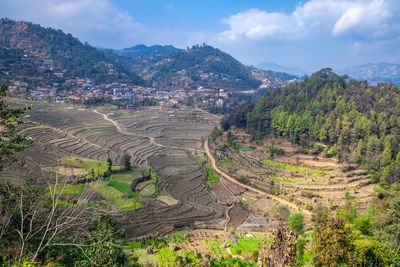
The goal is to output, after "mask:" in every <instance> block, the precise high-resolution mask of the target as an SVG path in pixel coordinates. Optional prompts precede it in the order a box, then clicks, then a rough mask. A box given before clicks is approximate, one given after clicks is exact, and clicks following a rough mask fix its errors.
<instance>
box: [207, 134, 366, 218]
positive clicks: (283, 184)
mask: <svg viewBox="0 0 400 267" xmlns="http://www.w3.org/2000/svg"><path fill="white" fill-rule="evenodd" d="M232 133H233V134H232V136H233V140H235V142H236V143H237V144H238V147H239V148H243V147H245V148H248V149H235V148H233V147H232V146H231V145H229V142H228V138H227V136H226V135H224V136H222V137H220V138H219V139H218V140H217V141H216V143H214V144H213V145H214V147H218V146H219V147H221V146H223V144H227V146H225V152H226V153H225V154H224V155H223V156H221V157H219V163H218V167H219V168H221V169H222V170H224V171H225V172H227V173H229V174H230V175H232V176H234V177H236V179H237V180H239V181H240V182H242V183H247V184H250V185H252V186H253V187H256V188H258V189H260V190H263V191H265V192H266V193H269V194H278V195H279V197H280V198H283V199H285V200H286V201H289V202H293V203H294V204H296V205H297V206H298V207H302V208H305V209H309V210H312V209H313V208H314V207H316V206H317V205H320V204H322V205H324V206H325V207H330V208H332V209H336V208H339V207H342V206H344V205H345V204H346V200H345V193H346V192H348V194H350V196H351V197H354V198H355V199H357V204H356V205H357V207H358V208H359V209H360V210H363V209H366V208H367V205H368V202H369V201H370V200H371V194H372V187H373V186H372V185H370V184H369V180H370V179H369V176H368V174H367V173H366V172H365V170H362V169H360V168H359V167H358V166H356V165H351V166H350V165H348V164H347V165H345V164H342V163H338V162H337V161H335V160H334V159H332V158H327V157H325V156H324V155H323V153H322V154H319V155H313V154H308V153H304V152H302V151H301V148H300V147H295V146H293V145H292V144H290V143H288V142H287V141H285V140H283V139H268V138H265V139H263V140H261V142H259V143H258V144H256V143H255V142H252V141H251V138H250V136H249V135H247V134H245V133H243V132H239V131H232ZM271 147H275V149H274V151H278V152H279V153H275V152H274V154H273V155H271V152H270V151H271Z"/></svg>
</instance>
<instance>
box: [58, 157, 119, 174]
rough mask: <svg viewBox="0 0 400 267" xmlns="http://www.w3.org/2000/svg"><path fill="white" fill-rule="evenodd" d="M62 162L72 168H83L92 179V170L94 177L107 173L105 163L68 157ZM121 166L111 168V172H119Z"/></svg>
mask: <svg viewBox="0 0 400 267" xmlns="http://www.w3.org/2000/svg"><path fill="white" fill-rule="evenodd" d="M62 162H63V163H64V164H67V165H72V166H74V167H78V168H83V169H85V170H86V171H87V173H88V176H89V178H92V177H93V175H92V170H93V173H94V175H95V176H100V175H103V173H104V172H106V171H107V169H108V165H107V162H105V161H100V160H94V159H87V158H82V157H76V156H70V157H65V158H63V159H62ZM119 169H121V166H112V167H111V170H119Z"/></svg>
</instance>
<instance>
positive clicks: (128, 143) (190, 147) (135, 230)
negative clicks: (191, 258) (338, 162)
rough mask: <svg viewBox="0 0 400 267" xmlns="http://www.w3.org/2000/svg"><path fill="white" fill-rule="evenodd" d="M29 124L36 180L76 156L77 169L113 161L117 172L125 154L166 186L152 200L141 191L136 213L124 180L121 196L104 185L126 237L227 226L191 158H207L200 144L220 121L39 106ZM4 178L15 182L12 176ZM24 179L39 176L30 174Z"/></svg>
mask: <svg viewBox="0 0 400 267" xmlns="http://www.w3.org/2000/svg"><path fill="white" fill-rule="evenodd" d="M188 114H189V115H190V116H189V119H187V118H188ZM171 115H174V116H171ZM190 118H196V120H191V119H190ZM27 120H28V122H27V123H25V124H24V125H22V126H21V127H20V129H19V131H20V132H21V133H25V134H26V136H27V137H29V138H32V139H33V140H34V141H35V142H34V145H32V146H31V147H30V148H28V149H27V150H26V151H24V155H25V162H26V165H27V166H40V167H39V168H36V175H41V173H42V172H43V170H46V168H51V167H53V168H60V167H59V166H60V164H62V163H64V164H65V158H71V157H73V158H78V159H80V160H79V162H82V161H84V162H86V161H90V160H92V161H94V162H96V161H98V162H99V165H100V163H102V162H105V161H106V160H107V158H111V159H112V161H113V162H114V165H121V159H122V157H123V156H124V155H125V154H127V155H129V156H131V164H132V166H134V168H135V169H148V168H152V170H153V171H154V173H155V175H157V177H159V179H160V182H159V184H158V187H159V188H160V194H158V195H154V194H152V192H153V191H152V190H154V189H152V186H149V185H145V184H142V185H141V186H140V188H139V190H141V191H142V193H143V196H140V197H137V198H135V199H134V201H135V205H137V206H136V208H138V207H139V208H140V207H144V208H141V209H137V210H135V208H134V207H132V204H129V203H125V202H123V203H122V202H121V201H122V200H121V198H123V196H122V195H121V194H122V193H121V192H123V190H124V189H123V188H126V187H127V186H129V183H128V182H127V181H126V180H124V179H125V178H123V177H119V176H116V178H115V181H114V182H113V183H115V185H114V187H116V188H119V190H120V191H121V192H119V195H118V194H111V193H108V194H107V192H110V191H111V190H114V188H112V187H113V186H108V187H107V186H105V185H104V184H101V183H105V182H104V181H101V182H100V185H99V188H98V190H97V191H98V192H99V193H100V194H101V195H103V198H102V199H107V200H108V201H110V202H111V203H112V204H114V205H116V206H118V207H120V209H116V210H117V211H118V210H119V211H118V213H117V214H118V216H119V217H120V219H121V220H122V222H123V224H124V227H125V229H126V230H127V234H128V237H133V236H139V235H144V234H148V233H154V232H157V231H158V232H160V233H161V232H163V231H166V230H165V229H173V228H174V227H175V228H180V227H187V226H192V227H212V228H219V229H221V228H223V227H224V223H225V219H226V210H227V209H228V207H227V205H226V203H224V202H221V201H219V200H218V196H217V194H215V193H213V192H211V191H212V190H211V189H210V186H208V185H207V182H206V181H205V180H204V175H203V172H202V168H201V165H200V164H199V162H198V161H196V159H195V158H194V157H193V155H192V154H193V153H196V152H201V150H202V139H203V138H204V137H206V136H207V134H208V133H209V132H211V130H212V128H213V127H214V126H215V125H217V124H218V123H219V121H218V120H217V119H216V118H215V116H213V115H211V114H208V113H205V112H202V111H199V110H194V109H184V110H182V109H170V108H161V107H157V108H156V109H154V108H143V109H140V110H121V111H118V110H113V111H112V112H110V111H104V110H99V111H98V110H91V109H85V108H81V107H76V106H75V107H72V106H67V105H65V104H61V103H54V104H50V103H42V102H41V103H35V104H34V105H33V107H32V109H31V110H30V111H29V112H28V117H27ZM35 155H36V156H35ZM72 163H73V161H72ZM102 164H103V163H102ZM78 167H79V166H78ZM75 168H76V166H75ZM16 169H17V168H16ZM47 170H48V171H49V170H50V169H47ZM58 170H60V169H58ZM88 172H90V170H89V169H88ZM136 173H138V171H136ZM3 175H5V176H7V177H8V178H9V179H12V177H14V176H15V175H14V174H13V171H12V170H11V169H10V170H9V171H8V172H7V173H6V174H3ZM25 176H31V177H32V176H33V177H35V175H32V173H30V174H25ZM111 179H112V178H111ZM107 183H110V182H107ZM124 183H125V184H124ZM121 188H122V189H121ZM146 192H147V193H146ZM117 193H118V192H117ZM130 201H132V200H130ZM131 203H132V202H131Z"/></svg>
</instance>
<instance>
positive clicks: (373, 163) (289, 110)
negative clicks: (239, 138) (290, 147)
mask: <svg viewBox="0 0 400 267" xmlns="http://www.w3.org/2000/svg"><path fill="white" fill-rule="evenodd" d="M347 78H348V77H347V76H339V75H337V74H335V73H333V72H332V70H331V69H322V70H320V71H318V72H316V73H314V74H312V75H311V77H307V78H305V79H304V81H303V82H298V83H295V84H291V85H288V86H285V87H281V88H276V89H274V90H273V91H269V92H267V93H266V94H265V95H264V96H263V97H262V98H261V99H260V100H259V101H258V102H257V103H256V104H255V105H254V106H252V105H248V106H246V107H243V108H240V109H238V110H237V111H236V112H234V113H233V114H231V115H230V116H229V117H228V118H226V119H225V120H224V121H223V122H222V126H223V128H224V129H225V130H227V129H228V128H229V127H231V126H233V125H235V126H238V127H242V128H246V129H247V130H248V131H249V132H250V133H252V134H253V137H254V139H258V138H259V137H260V136H262V135H267V134H270V135H273V136H283V137H286V138H288V139H289V140H290V141H291V142H293V143H297V144H301V145H303V146H304V147H305V148H310V149H314V152H317V151H315V149H317V150H318V149H319V148H318V143H317V142H321V143H324V144H325V145H326V149H325V152H324V153H326V155H327V156H337V157H338V159H339V160H340V161H348V162H354V163H359V164H365V166H366V167H367V168H368V169H369V170H370V171H371V172H372V173H374V174H376V177H377V176H378V175H381V176H382V177H383V178H384V179H386V180H387V181H388V182H393V181H395V180H397V179H398V175H397V174H398V173H400V167H399V166H400V165H399V164H400V153H399V141H398V140H400V89H399V87H398V86H396V85H394V84H393V83H380V84H378V85H376V86H371V85H369V84H368V83H367V82H362V81H356V80H350V81H346V79H347ZM314 142H315V143H314ZM321 149H322V148H321Z"/></svg>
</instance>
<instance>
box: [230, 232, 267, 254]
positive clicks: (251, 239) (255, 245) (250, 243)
mask: <svg viewBox="0 0 400 267" xmlns="http://www.w3.org/2000/svg"><path fill="white" fill-rule="evenodd" d="M264 241H266V242H267V244H270V243H271V241H270V240H269V239H267V238H266V237H265V236H264V235H252V236H246V235H239V236H238V245H231V246H230V249H231V252H232V253H233V254H237V255H240V254H241V253H249V252H253V251H255V250H260V249H261V248H262V246H263V245H264Z"/></svg>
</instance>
